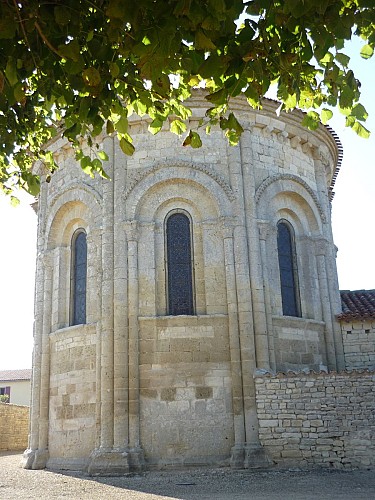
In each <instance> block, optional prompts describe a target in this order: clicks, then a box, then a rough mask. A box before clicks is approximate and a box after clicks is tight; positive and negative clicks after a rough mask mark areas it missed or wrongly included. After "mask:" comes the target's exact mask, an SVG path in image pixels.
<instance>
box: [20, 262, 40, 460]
mask: <svg viewBox="0 0 375 500" xmlns="http://www.w3.org/2000/svg"><path fill="white" fill-rule="evenodd" d="M44 274H45V273H44V266H43V257H42V255H40V254H38V258H37V268H36V275H35V305H34V311H35V320H34V346H33V372H32V379H31V387H32V391H31V406H30V434H29V443H28V448H27V450H25V452H24V454H23V463H22V465H23V467H24V468H25V469H32V468H33V463H34V460H35V453H36V451H37V449H38V445H39V418H40V392H41V383H42V378H41V374H42V338H43V310H44V307H43V305H44Z"/></svg>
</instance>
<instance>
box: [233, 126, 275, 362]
mask: <svg viewBox="0 0 375 500" xmlns="http://www.w3.org/2000/svg"><path fill="white" fill-rule="evenodd" d="M240 149H241V163H242V178H243V193H244V205H245V214H246V229H247V238H248V248H249V264H250V283H251V297H252V304H253V318H254V333H255V349H256V364H257V367H258V368H264V369H266V370H268V369H270V357H269V346H268V332H267V320H266V310H265V297H264V290H263V275H262V266H261V255H260V245H259V231H258V226H257V210H256V203H255V191H256V186H255V178H254V161H253V151H252V144H251V133H250V130H245V131H244V132H243V134H242V136H241V140H240Z"/></svg>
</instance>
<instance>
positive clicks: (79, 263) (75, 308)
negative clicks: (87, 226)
mask: <svg viewBox="0 0 375 500" xmlns="http://www.w3.org/2000/svg"><path fill="white" fill-rule="evenodd" d="M70 276H71V288H70V289H71V315H70V318H71V319H70V324H71V325H81V324H84V323H86V276H87V241H86V233H85V232H84V231H82V230H78V231H76V232H75V233H74V235H73V238H72V267H71V274H70Z"/></svg>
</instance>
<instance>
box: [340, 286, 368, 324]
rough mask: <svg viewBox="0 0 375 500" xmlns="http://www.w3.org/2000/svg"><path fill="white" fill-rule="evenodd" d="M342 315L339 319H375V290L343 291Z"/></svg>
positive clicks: (341, 292)
mask: <svg viewBox="0 0 375 500" xmlns="http://www.w3.org/2000/svg"><path fill="white" fill-rule="evenodd" d="M340 294H341V305H342V313H341V314H339V315H338V316H337V318H338V319H343V320H347V321H349V320H353V319H375V290H353V291H351V290H341V291H340Z"/></svg>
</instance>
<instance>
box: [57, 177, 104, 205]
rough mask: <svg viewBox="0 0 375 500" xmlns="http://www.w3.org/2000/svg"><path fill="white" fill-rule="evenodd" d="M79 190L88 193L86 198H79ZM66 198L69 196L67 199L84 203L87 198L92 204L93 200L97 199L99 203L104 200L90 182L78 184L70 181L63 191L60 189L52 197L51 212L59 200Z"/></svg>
mask: <svg viewBox="0 0 375 500" xmlns="http://www.w3.org/2000/svg"><path fill="white" fill-rule="evenodd" d="M77 191H79V192H83V193H86V194H87V196H85V197H84V198H85V199H82V200H81V199H78V198H77V197H76V195H77ZM73 192H74V195H72V196H70V194H71V193H73ZM67 194H68V196H66V195H67ZM62 198H63V199H65V198H69V199H68V200H67V201H82V202H83V203H85V202H86V200H87V201H88V202H89V204H91V200H95V201H96V202H97V203H98V204H99V205H100V204H101V202H102V196H101V195H100V193H99V192H98V191H97V190H96V189H94V188H93V187H92V186H89V185H88V184H86V183H84V182H80V183H79V184H77V182H74V181H72V182H69V183H68V184H66V186H65V187H64V189H63V190H62V191H59V192H58V193H57V194H55V196H53V197H52V199H51V200H50V201H49V203H48V205H49V212H51V211H53V207H54V205H55V204H56V203H57V201H58V200H61V199H62Z"/></svg>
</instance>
